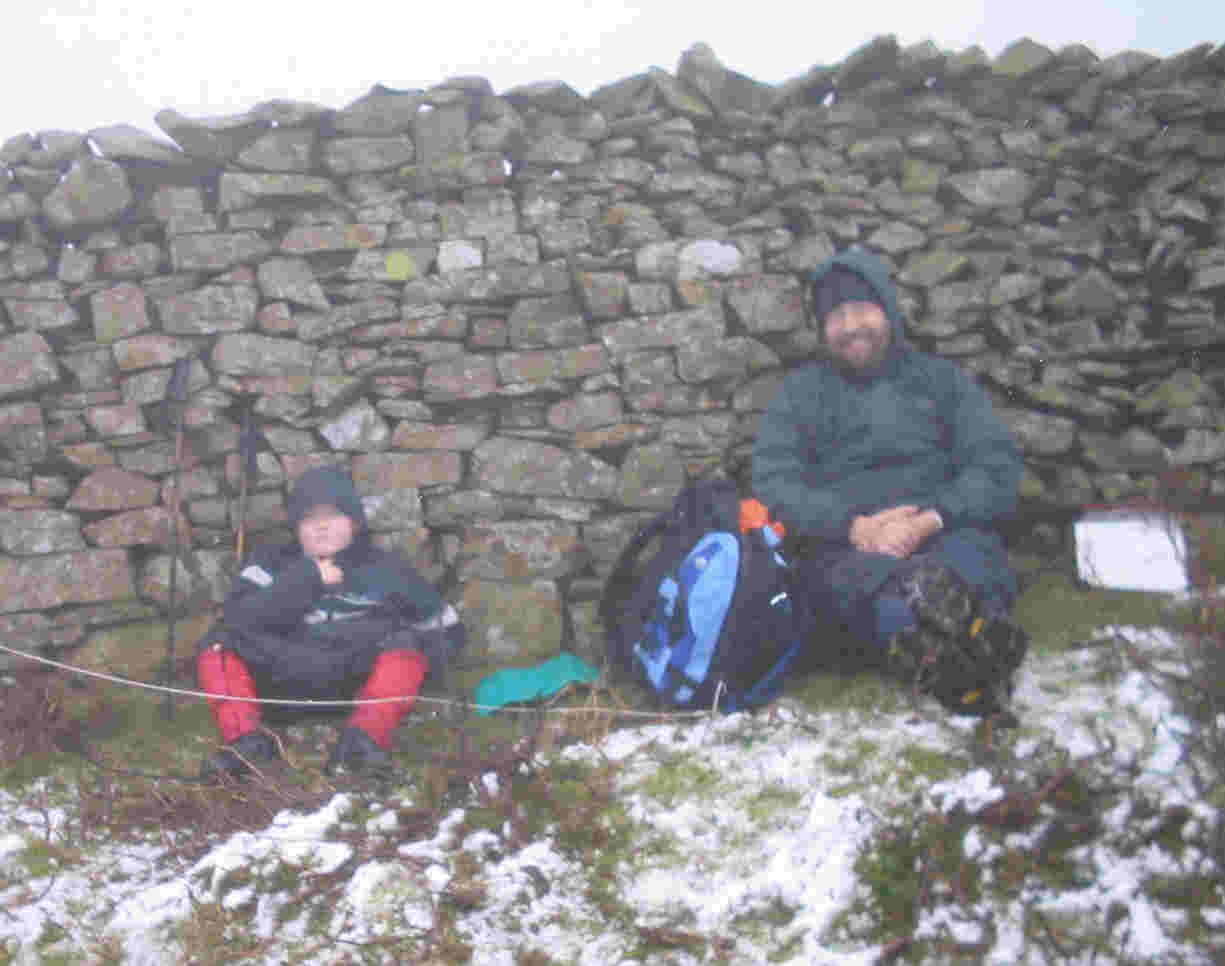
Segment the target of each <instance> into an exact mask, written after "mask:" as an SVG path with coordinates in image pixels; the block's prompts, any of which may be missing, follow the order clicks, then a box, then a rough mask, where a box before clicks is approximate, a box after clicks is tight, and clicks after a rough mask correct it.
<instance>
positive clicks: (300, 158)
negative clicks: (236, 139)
mask: <svg viewBox="0 0 1225 966" xmlns="http://www.w3.org/2000/svg"><path fill="white" fill-rule="evenodd" d="M317 140H318V135H317V133H316V132H315V131H312V130H306V129H297V130H295V129H293V128H287V129H277V130H274V131H269V132H268V133H267V134H265V135H263V136H261V137H259V138H257V139H256V140H255V141H254V142H252V144H251V145H250V146H249V147H247V148H244V149H243V150H242V151H241V152H239V155H238V160H239V162H240V163H241V164H243V165H244V166H245V167H248V168H257V169H259V170H261V171H285V172H306V171H310V170H311V168H312V167H313V165H314V158H315V142H316V141H317Z"/></svg>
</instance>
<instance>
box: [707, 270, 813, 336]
mask: <svg viewBox="0 0 1225 966" xmlns="http://www.w3.org/2000/svg"><path fill="white" fill-rule="evenodd" d="M724 298H725V299H726V301H727V307H728V310H729V312H730V315H731V317H732V318H733V319H734V320H736V322H738V323H739V324H740V325H742V326H744V328H745V329H747V330H748V331H749V332H752V333H762V332H789V331H791V330H793V329H798V328H800V327H801V326H803V325H804V324H805V314H804V302H803V294H802V292H801V290H800V286H799V284H798V283H797V282H796V281H795V279H794V278H792V277H790V276H786V275H759V276H754V277H751V278H743V279H733V280H731V281H730V282H729V284H728V287H727V288H726V289H724Z"/></svg>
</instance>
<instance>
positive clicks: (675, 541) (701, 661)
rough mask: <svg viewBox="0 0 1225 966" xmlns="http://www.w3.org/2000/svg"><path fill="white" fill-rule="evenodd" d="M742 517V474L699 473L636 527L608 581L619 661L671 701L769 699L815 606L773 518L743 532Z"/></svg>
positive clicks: (746, 704)
mask: <svg viewBox="0 0 1225 966" xmlns="http://www.w3.org/2000/svg"><path fill="white" fill-rule="evenodd" d="M739 520H740V497H739V495H738V493H737V490H736V487H735V484H734V483H732V482H731V481H729V480H721V479H712V480H701V481H698V482H694V483H690V484H688V485H687V486H686V487H685V488H684V489H682V490H681V492H680V494H679V495H678V496H677V497H676V500H675V502H674V503H673V505H672V508H671V509H670V510H667V511H666V512H664V513H661V514H659V516H657V517H655V519H653V520H652V521H651V522H649V523H648V524H647V525H646V526H645V527H644V528H643V529H642V530H640V531H639V532H638V533H637V534H635V536H634V537H633V538H632V539H631V540H630V542H629V544H628V545H627V546H626V547H625V549H624V550H623V551H622V552H621V555H620V557H618V559H617V562H616V563H615V564H614V566H613V569H612V571H611V573H610V574H609V577H608V580H607V582H606V584H605V587H604V593H603V596H602V599H601V601H600V618H601V621H602V623H603V625H604V634H605V640H606V643H607V648H608V654H609V657H610V659H611V660H612V662H613V663H614V664H615V665H616V666H618V667H620V668H623V669H625V670H627V671H629V672H630V673H631V674H632V675H633V676H634V677H635V678H636V679H637V680H638V681H640V682H641V683H643V684H645V685H647V686H648V687H649V688H650V689H651V690H652V691H654V692H655V693H656V694H657V695H658V696H659V697H660V698H661V699H662V700H663V701H664V702H665V703H666V704H668V705H670V706H672V707H692V708H703V707H710V706H711V705H712V704H714V703H715V702H716V700H717V703H718V707H719V708H721V709H722V710H724V711H737V710H740V709H743V708H753V707H757V706H759V705H762V704H766V703H767V702H769V701H771V700H773V699H774V698H775V697H777V696H778V694H779V693H780V692H781V690H782V686H783V676H784V674H785V672H786V670H787V668H788V666H789V665H790V664H791V662H792V660H793V659H794V658H795V656H796V654H797V653H798V652H799V650H800V647H801V645H802V643H803V641H804V637H805V635H806V632H807V628H806V612H807V609H806V608H805V607H803V606H801V605H800V603H799V602H798V601H797V596H796V594H795V592H794V591H795V588H794V587H793V581H792V574H791V570H790V568H789V567H788V565H787V563H786V561H785V560H784V559H783V557H782V554H781V552H780V549H779V547H778V542H779V539H778V536H777V535H776V534H775V533H774V531H773V530H772V529H770V527H768V526H761V527H754V528H751V529H749V530H747V531H746V532H743V533H742V532H741V530H740V524H739ZM652 541H657V546H656V548H655V549H654V551H653V553H652V554H651V556H650V558H649V559H647V560H643V559H642V557H643V556H644V551H645V550H646V548H647V547H648V545H649V544H651V543H652Z"/></svg>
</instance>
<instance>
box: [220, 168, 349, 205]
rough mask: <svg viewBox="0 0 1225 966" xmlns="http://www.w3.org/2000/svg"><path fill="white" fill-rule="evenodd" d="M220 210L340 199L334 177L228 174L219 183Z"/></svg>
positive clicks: (230, 172)
mask: <svg viewBox="0 0 1225 966" xmlns="http://www.w3.org/2000/svg"><path fill="white" fill-rule="evenodd" d="M218 195H219V207H220V210H221V211H223V212H229V211H241V210H243V209H245V208H253V207H255V206H256V205H259V204H263V203H267V202H281V203H284V202H288V201H302V202H307V203H312V202H318V201H321V200H324V199H336V198H337V196H338V191H337V189H336V185H335V183H334V182H333V181H332V180H331V179H330V178H320V177H315V176H313V175H305V174H262V173H261V174H256V173H246V172H237V171H226V172H224V173H223V174H222V175H221V179H220V181H219V189H218Z"/></svg>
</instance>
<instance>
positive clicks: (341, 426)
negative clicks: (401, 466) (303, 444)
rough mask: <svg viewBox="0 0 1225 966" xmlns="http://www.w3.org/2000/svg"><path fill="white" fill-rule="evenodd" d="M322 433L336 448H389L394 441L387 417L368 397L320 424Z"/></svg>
mask: <svg viewBox="0 0 1225 966" xmlns="http://www.w3.org/2000/svg"><path fill="white" fill-rule="evenodd" d="M319 435H321V436H322V437H323V438H324V439H325V440H327V443H328V445H329V446H331V447H332V449H334V450H357V451H362V452H369V451H371V450H381V449H386V448H387V446H388V444H389V443H390V441H391V430H390V429H389V428H388V426H387V421H386V420H385V419H383V417H382V416H380V415H379V413H378V410H376V409H375V408H374V407H373V406H372V405H370V403H368V402H366V401H365V400H363V401H361V402H359V403H357V404H356V405H353V406H350V407H349V408H348V409H346V410H345V411H344V412H342V413H341V414H340V415H339V416H337V417H336V418H335V419H331V420H327V421H326V422H323V423H321V424H320V426H319Z"/></svg>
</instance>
